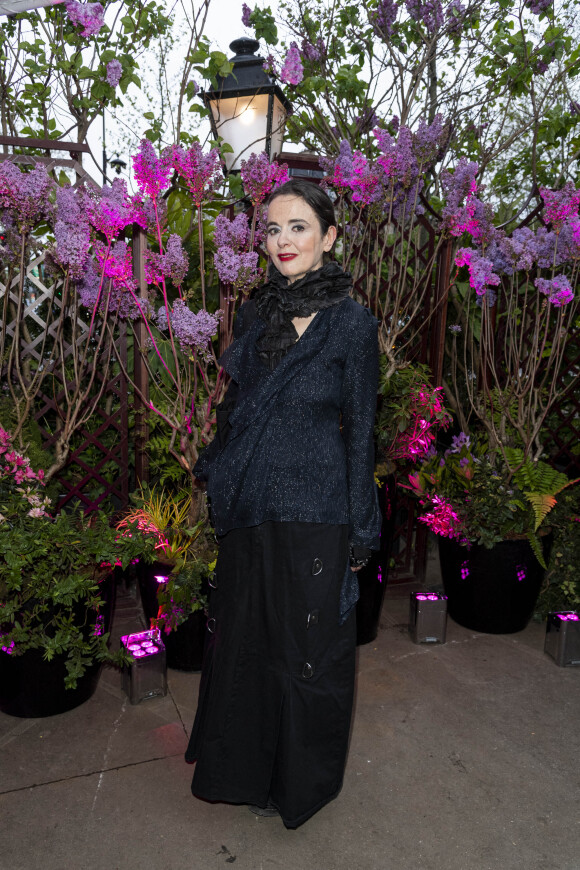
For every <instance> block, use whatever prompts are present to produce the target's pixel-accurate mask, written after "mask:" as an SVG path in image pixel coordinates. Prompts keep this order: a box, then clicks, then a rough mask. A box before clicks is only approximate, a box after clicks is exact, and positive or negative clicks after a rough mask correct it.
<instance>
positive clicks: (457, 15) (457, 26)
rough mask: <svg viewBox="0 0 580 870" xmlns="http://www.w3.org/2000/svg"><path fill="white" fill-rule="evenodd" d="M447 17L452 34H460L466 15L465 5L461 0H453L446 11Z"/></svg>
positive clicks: (448, 27)
mask: <svg viewBox="0 0 580 870" xmlns="http://www.w3.org/2000/svg"><path fill="white" fill-rule="evenodd" d="M445 17H446V18H447V30H448V32H449V33H451V34H452V35H454V36H455V35H459V34H460V33H461V30H462V27H463V19H464V17H465V6H464V5H463V3H462V2H461V0H451V3H450V4H449V6H448V7H447V10H446V12H445Z"/></svg>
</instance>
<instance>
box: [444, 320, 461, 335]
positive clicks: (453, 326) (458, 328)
mask: <svg viewBox="0 0 580 870" xmlns="http://www.w3.org/2000/svg"><path fill="white" fill-rule="evenodd" d="M447 329H448V330H449V332H452V333H453V335H459V333H460V332H461V326H460V325H459V323H452V324H451V325H450V326H448V327H447Z"/></svg>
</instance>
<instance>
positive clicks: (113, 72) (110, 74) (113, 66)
mask: <svg viewBox="0 0 580 870" xmlns="http://www.w3.org/2000/svg"><path fill="white" fill-rule="evenodd" d="M122 75H123V67H122V66H121V64H120V62H119V61H118V60H111V61H110V62H109V63H108V64H107V82H108V83H109V84H110V85H111V87H112V88H116V87H117V85H118V84H119V82H120V81H121V76H122Z"/></svg>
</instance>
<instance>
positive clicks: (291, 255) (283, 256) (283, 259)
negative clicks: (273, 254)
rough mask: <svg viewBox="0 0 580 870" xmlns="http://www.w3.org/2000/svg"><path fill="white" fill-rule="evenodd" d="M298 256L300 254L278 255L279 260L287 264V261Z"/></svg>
mask: <svg viewBox="0 0 580 870" xmlns="http://www.w3.org/2000/svg"><path fill="white" fill-rule="evenodd" d="M297 256H298V254H278V259H279V260H282V261H284V262H285V261H286V260H294V258H295V257H297Z"/></svg>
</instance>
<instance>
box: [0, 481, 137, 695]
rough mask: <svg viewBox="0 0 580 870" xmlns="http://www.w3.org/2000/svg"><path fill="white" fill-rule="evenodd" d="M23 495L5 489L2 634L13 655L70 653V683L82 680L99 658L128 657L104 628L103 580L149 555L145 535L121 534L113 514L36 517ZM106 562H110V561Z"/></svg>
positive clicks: (1, 506) (0, 529) (0, 507)
mask: <svg viewBox="0 0 580 870" xmlns="http://www.w3.org/2000/svg"><path fill="white" fill-rule="evenodd" d="M27 507H30V505H29V504H27V503H26V502H25V500H24V499H23V498H22V495H20V494H17V493H11V492H7V491H6V490H4V491H3V492H2V494H1V495H0V511H1V512H2V514H3V516H4V517H5V519H4V521H3V522H2V523H1V524H0V634H1V635H2V638H3V640H2V645H3V646H9V645H10V644H11V643H14V650H13V652H12V655H19V654H21V653H23V652H25V651H26V650H29V649H42V650H44V655H45V658H46V659H47V660H50V659H52V658H53V657H54V656H55V655H66V669H67V676H66V678H65V685H66V686H67V688H74V687H75V686H76V681H77V678H78V677H79V676H81V675H82V674H83V673H84V671H85V669H86V667H87V665H89V664H90V663H92V662H95V661H97V662H105V661H107V662H114V663H117V664H119V663H121V662H122V661H123V660H124V659H123V656H122V655H120V654H119V653H110V652H109V650H108V648H107V641H108V637H109V636H108V634H107V633H104V634H100V633H99V628H98V626H99V613H100V611H101V610H102V607H103V591H102V590H103V586H104V583H103V581H104V579H105V577H106V575H108V574H110V572H111V570H112V566H114V565H115V564H119V565H121V566H122V567H127V566H128V565H129V563H130V562H131V561H132V560H133V559H134V558H136V557H137V556H138V555H142V549H143V548H142V546H141V544H140V542H137V541H136V540H134V539H131V538H126V539H120V540H117V539H118V535H117V534H116V533H115V531H114V530H113V529H111V527H110V526H109V523H108V520H107V518H106V517H105V516H104V515H102V514H100V513H99V514H96V515H93V516H91V517H89V518H86V517H83V516H80V515H78V514H66V513H61V514H59V515H58V516H57V517H56V518H55V519H52V518H50V517H36V518H33V517H29V516H27V513H26V508H27ZM105 566H106V567H105Z"/></svg>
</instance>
